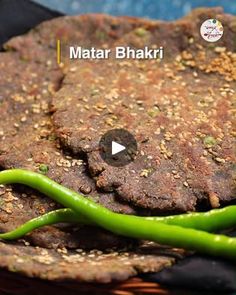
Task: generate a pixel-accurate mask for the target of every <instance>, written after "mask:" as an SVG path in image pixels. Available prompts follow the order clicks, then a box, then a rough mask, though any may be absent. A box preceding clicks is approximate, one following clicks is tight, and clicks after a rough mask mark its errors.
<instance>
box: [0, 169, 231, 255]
mask: <svg viewBox="0 0 236 295" xmlns="http://www.w3.org/2000/svg"><path fill="white" fill-rule="evenodd" d="M0 183H1V184H10V183H21V184H25V185H28V186H30V187H32V188H34V189H36V190H38V191H40V192H41V193H43V194H46V195H47V196H49V197H51V198H52V199H53V200H55V201H57V202H59V203H60V204H62V205H64V206H65V207H68V208H70V209H71V210H73V211H74V212H75V213H76V214H78V215H80V214H81V215H82V216H84V217H86V218H88V219H89V220H91V222H93V223H95V224H97V225H99V226H101V227H103V228H105V229H107V230H109V231H111V232H113V233H115V234H119V235H124V236H127V237H132V238H138V239H145V240H151V241H155V242H158V243H161V244H166V245H170V246H174V247H180V248H185V249H189V250H196V251H199V252H201V253H206V254H211V255H218V256H222V257H227V258H232V259H236V238H231V237H226V236H224V235H214V234H210V233H207V232H204V231H200V230H195V229H191V228H183V227H181V226H176V225H168V224H165V223H163V222H157V221H153V220H145V219H143V218H140V217H138V216H132V215H123V214H119V213H114V212H112V211H110V210H108V209H106V208H104V207H102V206H100V205H99V204H96V203H94V202H93V201H91V200H89V199H87V198H84V197H83V196H82V195H80V194H78V193H76V192H74V191H72V190H70V189H68V188H65V187H63V186H61V185H59V184H58V183H56V182H54V181H53V180H51V179H49V178H48V177H46V176H44V175H41V174H38V173H35V172H31V171H26V170H20V169H12V170H5V171H2V172H0Z"/></svg>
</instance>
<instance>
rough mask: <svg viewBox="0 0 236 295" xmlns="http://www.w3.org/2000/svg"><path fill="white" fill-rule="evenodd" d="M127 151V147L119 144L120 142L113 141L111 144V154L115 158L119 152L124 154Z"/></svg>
mask: <svg viewBox="0 0 236 295" xmlns="http://www.w3.org/2000/svg"><path fill="white" fill-rule="evenodd" d="M125 149H126V147H125V146H123V145H122V144H119V143H118V142H115V141H112V143H111V154H112V155H113V156H114V155H116V154H118V153H119V152H122V151H124V150H125Z"/></svg>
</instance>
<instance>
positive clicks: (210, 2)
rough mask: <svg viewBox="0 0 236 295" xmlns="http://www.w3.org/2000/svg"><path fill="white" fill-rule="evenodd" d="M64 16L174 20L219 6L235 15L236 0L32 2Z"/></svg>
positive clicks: (68, 0)
mask: <svg viewBox="0 0 236 295" xmlns="http://www.w3.org/2000/svg"><path fill="white" fill-rule="evenodd" d="M35 2H38V3H41V4H43V5H44V6H47V7H50V8H53V9H57V10H59V11H61V12H64V13H65V14H83V13H91V12H99V13H108V14H111V15H130V16H139V17H148V18H153V19H163V20H174V19H177V18H180V17H181V16H183V15H186V14H187V13H188V12H189V11H190V10H191V9H193V8H196V7H203V6H205V7H212V6H222V7H223V8H224V10H225V12H228V13H231V14H236V0H35Z"/></svg>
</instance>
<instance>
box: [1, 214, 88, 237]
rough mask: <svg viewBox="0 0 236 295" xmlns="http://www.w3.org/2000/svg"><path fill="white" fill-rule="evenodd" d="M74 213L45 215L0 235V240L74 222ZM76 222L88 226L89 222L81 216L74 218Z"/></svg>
mask: <svg viewBox="0 0 236 295" xmlns="http://www.w3.org/2000/svg"><path fill="white" fill-rule="evenodd" d="M74 219H75V213H74V212H73V214H71V210H68V209H58V210H54V211H52V212H49V213H46V214H44V215H42V216H39V217H36V218H33V219H31V220H30V221H28V222H26V223H24V224H23V225H21V226H19V227H18V228H16V229H14V230H12V231H10V232H7V233H1V234H0V239H4V240H15V239H19V238H21V237H23V236H24V235H26V234H28V233H29V232H31V231H32V230H34V229H37V228H40V227H43V226H45V225H51V224H55V223H61V222H69V223H72V222H74ZM76 222H77V223H78V222H79V223H81V224H88V223H89V222H88V221H87V220H86V219H85V218H84V217H83V216H80V217H78V216H76Z"/></svg>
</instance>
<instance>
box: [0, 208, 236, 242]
mask: <svg viewBox="0 0 236 295" xmlns="http://www.w3.org/2000/svg"><path fill="white" fill-rule="evenodd" d="M140 219H144V220H152V221H154V222H162V223H166V224H169V225H178V226H181V227H184V228H194V229H200V230H204V231H208V232H214V231H218V230H222V229H226V228H230V227H233V226H235V224H236V205H232V206H228V207H225V208H222V209H213V210H211V211H209V212H201V213H199V212H198V213H196V212H194V213H186V214H180V215H173V216H166V217H156V216H153V217H140ZM56 223H79V224H84V225H85V224H86V225H95V223H94V222H92V221H90V220H89V219H88V218H86V217H84V216H83V215H78V214H76V213H75V212H74V211H73V210H71V209H68V208H63V209H58V210H55V211H52V212H49V213H46V214H44V215H42V216H40V217H37V218H34V219H32V220H30V221H28V222H26V223H25V224H23V225H21V226H20V227H18V228H17V229H15V230H13V231H11V232H8V233H4V234H0V238H2V239H18V238H20V237H22V236H24V235H25V234H27V233H29V232H31V231H32V230H34V229H36V228H39V227H43V226H46V225H52V224H56Z"/></svg>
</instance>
